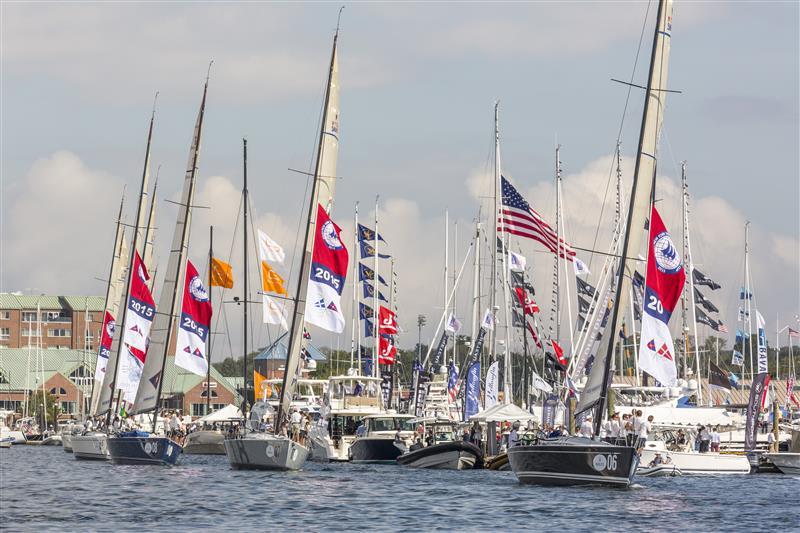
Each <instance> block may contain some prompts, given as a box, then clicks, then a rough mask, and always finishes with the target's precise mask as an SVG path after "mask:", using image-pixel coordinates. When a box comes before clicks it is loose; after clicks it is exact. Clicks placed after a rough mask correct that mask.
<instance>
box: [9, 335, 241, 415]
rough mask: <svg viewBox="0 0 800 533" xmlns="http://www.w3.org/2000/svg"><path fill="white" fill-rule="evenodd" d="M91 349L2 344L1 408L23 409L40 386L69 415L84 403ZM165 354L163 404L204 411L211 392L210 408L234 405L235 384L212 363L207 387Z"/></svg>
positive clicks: (192, 411) (89, 386)
mask: <svg viewBox="0 0 800 533" xmlns="http://www.w3.org/2000/svg"><path fill="white" fill-rule="evenodd" d="M95 361H96V354H95V352H94V350H92V351H88V350H71V349H54V348H51V349H38V350H37V349H36V348H27V347H26V348H7V349H4V350H0V409H7V410H10V411H15V412H18V413H20V414H21V413H22V412H23V406H24V402H25V398H26V391H27V393H28V394H29V393H30V392H32V391H39V390H42V382H44V390H45V391H47V392H49V393H50V394H52V395H53V396H55V397H56V401H57V402H58V406H59V408H60V411H61V416H60V418H62V419H64V418H73V417H77V416H78V415H79V414H80V413H81V409H80V407H79V406H80V403H81V401H83V402H84V408H83V412H85V411H86V406H87V405H88V404H89V401H90V397H91V393H92V386H93V385H94V386H97V384H96V382H95V381H94V365H95ZM174 361H175V358H174V357H168V358H167V364H166V368H165V379H164V389H163V391H162V402H161V403H162V406H164V407H170V408H174V409H180V410H181V411H183V412H184V413H186V414H190V415H192V416H202V415H204V414H206V398H207V395H208V393H209V391H210V394H211V402H210V403H211V409H212V410H216V409H220V408H222V407H224V406H226V405H228V404H234V405H239V404H240V403H241V397H240V396H239V394H238V393H237V392H236V388H235V387H234V386H233V385H232V384H231V383H230V382H229V381H228V380H227V379H226V378H225V377H224V376H222V375H221V374H220V373H219V372H217V371H216V369H214V368H213V367H212V369H211V381H210V386H207V384H206V378H205V377H204V376H197V375H195V374H192V373H190V372H188V371H186V370H184V369H182V368H178V367H176V366H175V364H174Z"/></svg>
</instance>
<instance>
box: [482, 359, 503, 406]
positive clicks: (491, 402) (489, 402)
mask: <svg viewBox="0 0 800 533" xmlns="http://www.w3.org/2000/svg"><path fill="white" fill-rule="evenodd" d="M499 373H500V362H499V361H495V362H494V363H492V364H491V365H489V370H487V371H486V392H485V394H484V399H483V408H484V409H490V408H492V407H494V406H495V405H497V397H498V395H499V391H498V388H499V379H500V376H499Z"/></svg>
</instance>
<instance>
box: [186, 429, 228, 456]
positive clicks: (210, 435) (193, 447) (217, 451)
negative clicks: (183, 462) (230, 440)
mask: <svg viewBox="0 0 800 533" xmlns="http://www.w3.org/2000/svg"><path fill="white" fill-rule="evenodd" d="M183 453H184V454H188V455H225V434H224V433H222V432H221V431H213V430H202V431H195V432H193V433H189V434H188V435H187V436H186V441H185V442H184V443H183Z"/></svg>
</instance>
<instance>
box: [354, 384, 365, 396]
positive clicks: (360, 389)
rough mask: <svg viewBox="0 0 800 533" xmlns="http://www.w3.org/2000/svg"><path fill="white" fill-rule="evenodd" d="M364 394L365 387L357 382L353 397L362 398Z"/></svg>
mask: <svg viewBox="0 0 800 533" xmlns="http://www.w3.org/2000/svg"><path fill="white" fill-rule="evenodd" d="M363 392H364V385H362V384H361V382H360V381H356V386H355V387H354V388H353V396H361V394H363Z"/></svg>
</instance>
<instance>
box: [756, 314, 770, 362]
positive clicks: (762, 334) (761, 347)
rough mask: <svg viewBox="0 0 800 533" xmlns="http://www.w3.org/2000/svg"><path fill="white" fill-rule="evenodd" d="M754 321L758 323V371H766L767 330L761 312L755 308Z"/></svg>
mask: <svg viewBox="0 0 800 533" xmlns="http://www.w3.org/2000/svg"><path fill="white" fill-rule="evenodd" d="M756 323H757V324H758V373H759V374H766V373H767V332H766V330H765V329H764V327H765V326H766V322H765V321H764V317H763V316H761V313H759V312H758V310H756Z"/></svg>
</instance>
